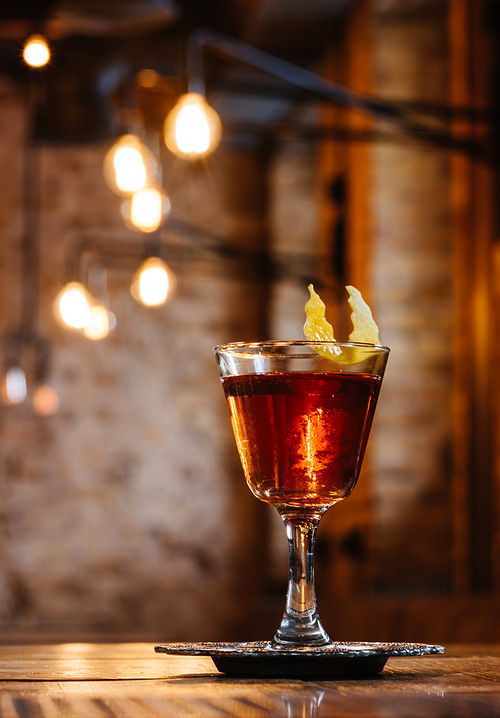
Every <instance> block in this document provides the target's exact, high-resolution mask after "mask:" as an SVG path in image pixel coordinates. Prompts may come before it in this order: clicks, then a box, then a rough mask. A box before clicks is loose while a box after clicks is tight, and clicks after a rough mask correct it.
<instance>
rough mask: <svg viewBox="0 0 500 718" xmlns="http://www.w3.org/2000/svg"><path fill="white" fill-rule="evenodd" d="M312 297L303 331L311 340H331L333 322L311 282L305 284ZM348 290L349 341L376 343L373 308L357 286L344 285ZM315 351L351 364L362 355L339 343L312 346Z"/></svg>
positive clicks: (376, 335)
mask: <svg viewBox="0 0 500 718" xmlns="http://www.w3.org/2000/svg"><path fill="white" fill-rule="evenodd" d="M308 289H309V292H310V294H311V298H310V299H309V300H308V301H307V302H306V306H305V311H306V323H305V324H304V334H305V335H306V339H308V341H310V342H334V341H335V336H334V333H333V327H332V325H331V324H330V323H329V322H328V321H327V319H326V306H325V303H324V302H323V301H322V299H321V297H320V296H319V295H318V294H317V293H316V292H315V291H314V287H313V285H312V284H310V285H309V287H308ZM346 289H347V292H348V293H349V305H350V307H351V309H352V313H351V321H352V325H353V330H352V332H351V333H350V335H349V341H350V342H355V343H358V344H379V343H380V341H379V336H378V327H377V325H376V324H375V321H374V319H373V316H372V312H371V309H370V307H369V306H368V304H367V303H366V302H365V300H364V299H363V297H362V296H361V292H360V291H359V290H357V289H356V287H352V286H348V287H346ZM313 348H314V351H315V352H316V353H317V354H320V355H321V356H323V357H325V358H326V359H334V360H335V361H336V362H339V363H340V364H352V363H355V362H356V360H358V361H361V358H362V357H361V356H360V357H359V358H357V356H358V353H359V351H358V352H356V350H355V349H354V348H353V347H351V348H348V347H345V348H342V347H341V346H331V347H313Z"/></svg>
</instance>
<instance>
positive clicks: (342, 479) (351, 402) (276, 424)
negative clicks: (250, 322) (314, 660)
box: [215, 341, 389, 646]
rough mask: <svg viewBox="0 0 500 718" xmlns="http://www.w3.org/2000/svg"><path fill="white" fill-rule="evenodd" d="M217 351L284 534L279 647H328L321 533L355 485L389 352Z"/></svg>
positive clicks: (239, 432)
mask: <svg viewBox="0 0 500 718" xmlns="http://www.w3.org/2000/svg"><path fill="white" fill-rule="evenodd" d="M215 353H216V357H217V361H218V364H219V371H220V375H221V379H222V385H223V388H224V393H225V395H226V399H227V403H228V408H229V413H230V416H231V423H232V427H233V431H234V435H235V439H236V444H237V446H238V452H239V455H240V459H241V463H242V466H243V471H244V473H245V477H246V480H247V483H248V485H249V487H250V489H251V490H252V492H253V493H254V494H255V496H256V497H257V498H258V499H260V500H261V501H265V502H267V503H269V504H271V505H273V506H274V507H275V508H276V509H277V511H278V512H279V513H280V515H281V517H282V519H283V521H284V523H285V526H286V530H287V536H288V542H289V552H290V575H289V585H288V593H287V600H286V608H285V613H284V615H283V620H282V622H281V625H280V627H279V629H278V632H277V633H276V636H275V637H274V642H275V643H277V644H285V645H304V646H306V645H309V646H314V645H323V644H327V643H329V642H330V639H329V637H328V635H327V634H326V632H325V630H324V629H323V626H322V625H321V622H320V619H319V615H318V612H317V607H316V595H315V587H314V569H313V550H314V539H315V535H316V529H317V526H318V523H319V521H320V519H321V517H322V515H323V514H324V513H325V511H326V510H327V509H328V508H329V507H330V506H332V505H333V504H335V503H337V502H339V501H342V500H343V499H345V498H347V496H349V494H350V493H351V491H352V489H353V488H354V486H355V484H356V481H357V479H358V476H359V471H360V468H361V463H362V460H363V455H364V453H365V448H366V444H367V441H368V436H369V433H370V428H371V425H372V420H373V415H374V412H375V407H376V404H377V399H378V395H379V391H380V386H381V383H382V377H383V374H384V370H385V366H386V363H387V358H388V354H389V350H388V349H387V348H386V347H382V346H375V345H372V344H352V343H337V342H311V341H296V342H263V343H238V344H226V345H223V346H220V347H217V348H216V350H215Z"/></svg>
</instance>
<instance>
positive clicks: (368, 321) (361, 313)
mask: <svg viewBox="0 0 500 718" xmlns="http://www.w3.org/2000/svg"><path fill="white" fill-rule="evenodd" d="M346 289H347V292H348V293H349V300H348V301H349V306H350V307H351V309H352V314H351V322H352V326H353V330H352V332H351V333H350V334H349V341H350V342H357V343H358V344H380V339H379V337H378V327H377V325H376V324H375V321H374V319H373V316H372V310H371V309H370V307H369V306H368V304H367V303H366V302H365V300H364V299H363V297H362V296H361V292H360V291H359V290H358V289H356V287H351V286H349V287H346Z"/></svg>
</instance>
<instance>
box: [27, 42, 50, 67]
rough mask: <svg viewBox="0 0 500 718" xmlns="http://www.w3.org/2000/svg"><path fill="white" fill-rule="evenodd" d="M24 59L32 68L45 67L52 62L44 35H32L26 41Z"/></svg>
mask: <svg viewBox="0 0 500 718" xmlns="http://www.w3.org/2000/svg"><path fill="white" fill-rule="evenodd" d="M23 58H24V61H25V63H26V64H27V65H29V66H30V67H43V66H44V65H46V64H47V63H48V61H49V60H50V50H49V46H48V44H47V40H46V39H45V38H44V37H43V36H42V35H32V36H31V37H30V38H28V40H27V41H26V44H25V45H24V50H23Z"/></svg>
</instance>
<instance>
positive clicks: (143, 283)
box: [130, 257, 175, 307]
mask: <svg viewBox="0 0 500 718" xmlns="http://www.w3.org/2000/svg"><path fill="white" fill-rule="evenodd" d="M174 288H175V276H174V274H173V273H172V271H171V269H170V268H169V267H168V266H167V265H166V264H165V262H163V261H162V260H161V259H159V257H150V258H149V259H146V261H145V262H144V263H143V264H142V265H141V266H140V267H139V269H138V270H137V272H136V274H135V275H134V279H133V280H132V286H131V288H130V291H131V293H132V296H133V297H134V299H137V300H138V301H139V302H142V304H145V305H146V306H147V307H158V306H160V305H162V304H165V302H166V301H167V299H168V298H170V296H171V295H172V292H173V290H174Z"/></svg>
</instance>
